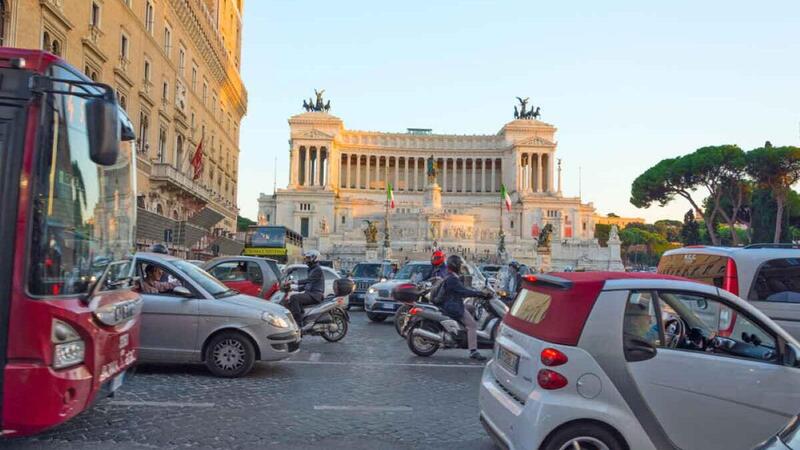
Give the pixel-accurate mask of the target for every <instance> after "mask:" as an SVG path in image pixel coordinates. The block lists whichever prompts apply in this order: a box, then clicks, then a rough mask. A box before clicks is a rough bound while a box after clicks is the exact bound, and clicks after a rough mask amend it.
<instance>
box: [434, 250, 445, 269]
mask: <svg viewBox="0 0 800 450" xmlns="http://www.w3.org/2000/svg"><path fill="white" fill-rule="evenodd" d="M431 264H433V265H434V266H441V265H442V264H444V252H443V251H441V250H436V251H435V252H433V255H431Z"/></svg>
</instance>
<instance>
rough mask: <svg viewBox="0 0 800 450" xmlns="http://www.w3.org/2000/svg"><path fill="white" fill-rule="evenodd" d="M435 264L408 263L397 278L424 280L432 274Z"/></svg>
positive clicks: (398, 273)
mask: <svg viewBox="0 0 800 450" xmlns="http://www.w3.org/2000/svg"><path fill="white" fill-rule="evenodd" d="M432 270H433V266H431V265H430V264H406V265H405V266H403V268H402V269H400V271H398V272H397V275H396V276H395V279H397V280H424V279H427V278H429V277H430V276H431V271H432Z"/></svg>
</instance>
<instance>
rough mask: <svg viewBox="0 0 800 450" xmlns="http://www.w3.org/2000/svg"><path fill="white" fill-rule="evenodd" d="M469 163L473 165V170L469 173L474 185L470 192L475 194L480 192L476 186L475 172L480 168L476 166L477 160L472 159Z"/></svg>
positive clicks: (471, 186)
mask: <svg viewBox="0 0 800 450" xmlns="http://www.w3.org/2000/svg"><path fill="white" fill-rule="evenodd" d="M469 161H470V163H471V169H470V170H469V171H470V175H471V176H472V185H470V187H469V191H470V192H472V193H475V192H477V191H478V190H477V189H476V186H475V172H476V171H477V170H478V168H477V167H476V166H475V161H477V159H475V158H471V159H470V160H469Z"/></svg>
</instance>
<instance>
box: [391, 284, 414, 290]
mask: <svg viewBox="0 0 800 450" xmlns="http://www.w3.org/2000/svg"><path fill="white" fill-rule="evenodd" d="M416 287H417V285H416V284H412V283H403V284H401V285H398V286H397V287H396V288H395V289H414V288H416Z"/></svg>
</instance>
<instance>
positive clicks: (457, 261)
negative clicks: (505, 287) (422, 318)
mask: <svg viewBox="0 0 800 450" xmlns="http://www.w3.org/2000/svg"><path fill="white" fill-rule="evenodd" d="M463 264H464V260H463V259H461V257H460V256H458V255H450V257H449V258H447V271H448V274H447V276H446V277H445V279H444V281H443V283H444V284H443V285H442V287H441V288H442V289H444V291H443V293H442V296H443V298H442V311H444V313H445V314H447V315H448V316H450V317H451V318H453V319H456V320H458V321H460V322H461V323H463V324H464V328H466V329H467V347H468V348H469V357H470V358H472V359H476V360H478V361H485V360H486V357H485V356H483V355H481V354H480V352H478V324H477V323H476V322H475V318H474V317H473V316H472V313H471V312H470V311H466V308H465V307H464V299H465V298H468V297H482V298H486V296H487V295H489V294H487V293H484V292H481V291H476V290H474V289H469V288H468V287H466V286H464V283H462V282H461V279H460V278H459V277H458V274H459V273H461V266H462V265H463Z"/></svg>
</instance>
